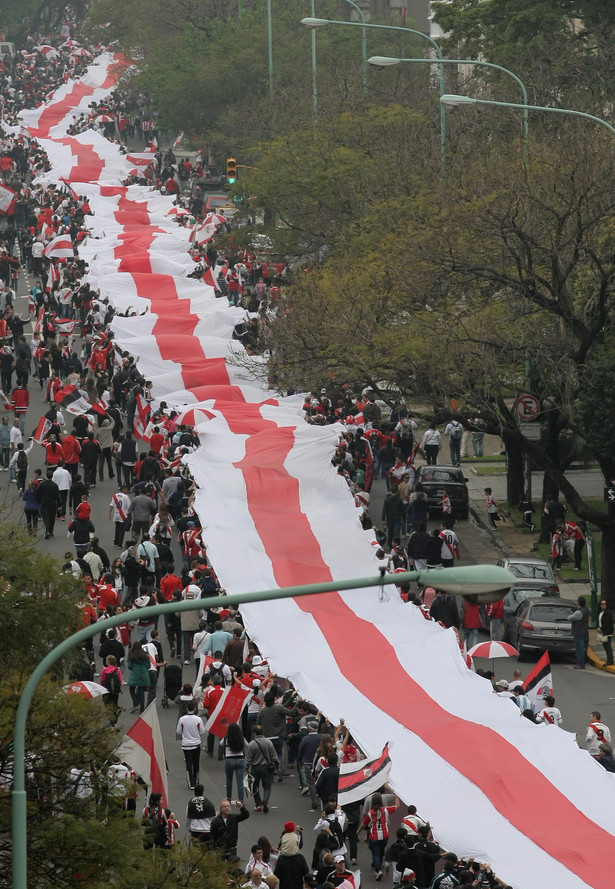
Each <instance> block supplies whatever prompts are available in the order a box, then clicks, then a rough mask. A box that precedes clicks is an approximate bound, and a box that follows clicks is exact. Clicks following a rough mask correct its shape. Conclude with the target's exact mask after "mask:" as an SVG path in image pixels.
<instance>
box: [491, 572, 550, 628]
mask: <svg viewBox="0 0 615 889" xmlns="http://www.w3.org/2000/svg"><path fill="white" fill-rule="evenodd" d="M545 597H546V598H551V599H553V598H555V599H557V598H558V593H556V592H554V591H553V590H552V589H551V587H550V586H549V584H542V583H540V582H535V583H533V584H531V585H527V586H526V585H525V584H521V585H519V586H516V585H515V586H513V587H511V588H510V589H509V591H508V592H507V593H506V595H505V596H504V642H510V640H511V635H510V629H511V623H512V622H513V621H514V616H515V612H516V611H517V609H518V608H519V606H520V605H521V604H522V603H523V602H525V600H526V599H540V598H545ZM480 614H481V620H482V624H483V629H485V630H488V629H489V618H488V617H487V615H486V612H485V608H484V606H482V607H481V609H480Z"/></svg>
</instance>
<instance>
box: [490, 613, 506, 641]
mask: <svg viewBox="0 0 615 889" xmlns="http://www.w3.org/2000/svg"><path fill="white" fill-rule="evenodd" d="M503 626H504V621H503V620H502V618H501V617H490V618H489V631H490V632H489V635H490V637H491V641H492V642H500V641H501V640H502V635H503V633H502V629H503Z"/></svg>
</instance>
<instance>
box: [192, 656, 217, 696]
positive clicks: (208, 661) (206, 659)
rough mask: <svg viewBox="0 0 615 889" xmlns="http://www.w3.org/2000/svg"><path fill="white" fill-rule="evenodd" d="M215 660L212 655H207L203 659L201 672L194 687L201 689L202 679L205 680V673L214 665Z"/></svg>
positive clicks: (200, 667) (200, 665) (200, 664)
mask: <svg viewBox="0 0 615 889" xmlns="http://www.w3.org/2000/svg"><path fill="white" fill-rule="evenodd" d="M213 662H214V659H213V657H212V656H211V655H210V654H206V655H205V657H202V658H201V660H200V662H199V672H198V673H197V677H196V679H195V680H194V685H195V686H196V687H197V688H200V685H201V679H202V678H203V673H204V672H205V670H206V669H207V667H209V665H210V664H213Z"/></svg>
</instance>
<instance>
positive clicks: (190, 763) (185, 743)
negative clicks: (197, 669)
mask: <svg viewBox="0 0 615 889" xmlns="http://www.w3.org/2000/svg"><path fill="white" fill-rule="evenodd" d="M204 731H205V725H204V723H203V720H202V719H201V717H200V716H197V715H196V704H188V708H187V713H186V715H185V716H180V718H179V720H178V722H177V728H176V729H175V733H176V734H177V735H180V737H181V742H182V750H183V753H184V759H185V760H186V773H187V779H188V787H190V788H191V789H192V790H194V786H195V784H198V781H199V764H200V761H201V735H202V734H203V732H204Z"/></svg>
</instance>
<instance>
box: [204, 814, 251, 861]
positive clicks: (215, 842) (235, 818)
mask: <svg viewBox="0 0 615 889" xmlns="http://www.w3.org/2000/svg"><path fill="white" fill-rule="evenodd" d="M249 817H250V813H249V812H248V810H247V809H246V807H245V806H242V807H241V809H240V810H239V814H235V812H231V813H230V814H229V816H228V818H227V819H226V821H225V820H224V818H223V817H222V815H216V817H215V818H214V819H213V821H212V822H211V844H212V846H213V848H214V849H220V850H221V851H222V852H225V851H228V850H229V849H234V848H235V846H236V845H237V839H238V837H239V824H240V822H241V821H245V820H246V818H249Z"/></svg>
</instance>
